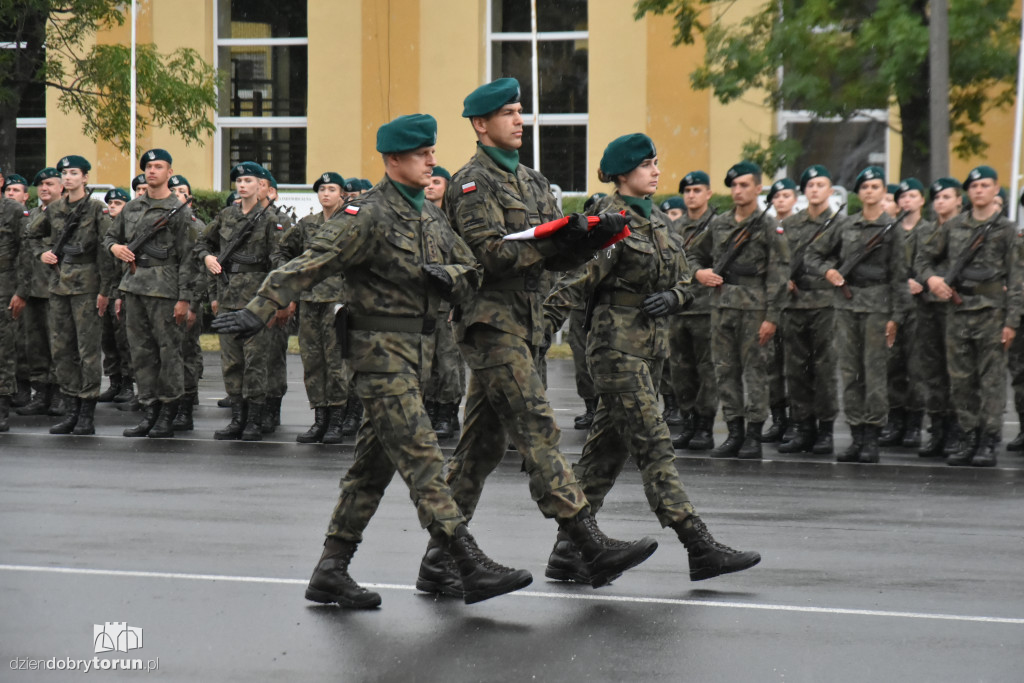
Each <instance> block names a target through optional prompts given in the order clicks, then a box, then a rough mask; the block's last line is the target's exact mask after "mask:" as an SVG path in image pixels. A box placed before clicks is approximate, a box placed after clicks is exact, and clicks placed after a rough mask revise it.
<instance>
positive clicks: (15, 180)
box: [4, 173, 28, 188]
mask: <svg viewBox="0 0 1024 683" xmlns="http://www.w3.org/2000/svg"><path fill="white" fill-rule="evenodd" d="M11 185H24V186H25V187H26V188H28V181H27V180H25V178H24V177H23V176H20V175H18V174H17V173H12V174H10V175H9V176H7V184H6V185H4V187H10V186H11Z"/></svg>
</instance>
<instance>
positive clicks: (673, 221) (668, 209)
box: [658, 197, 688, 431]
mask: <svg viewBox="0 0 1024 683" xmlns="http://www.w3.org/2000/svg"><path fill="white" fill-rule="evenodd" d="M660 208H661V210H662V211H663V212H665V214H666V215H667V216H668V218H669V221H668V224H669V228H670V229H671V230H674V231H675V233H676V234H677V235H678V234H679V227H680V226H679V221H680V220H681V219H682V217H683V211H684V209H685V208H686V203H685V202H684V201H683V198H682V197H669V198H668V199H666V200H665V201H663V202H662V203H661V206H660ZM672 364H673V360H672V357H671V356H669V357H668V358H666V359H665V363H664V364H663V367H662V370H661V380H660V381H659V382H658V387H659V388H660V391H661V399H662V402H663V403H664V405H665V409H664V410H663V411H662V413H661V417H662V419H663V420H665V424H667V425H671V426H679V425H684V431H686V429H687V428H688V423H687V420H686V416H685V415H683V413H682V411H681V410H680V409H679V399H678V397H677V396H676V393H675V388H674V386H673V384H672Z"/></svg>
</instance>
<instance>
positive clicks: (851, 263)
mask: <svg viewBox="0 0 1024 683" xmlns="http://www.w3.org/2000/svg"><path fill="white" fill-rule="evenodd" d="M906 215H907V212H906V211H900V213H899V215H898V216H896V218H894V219H892V221H890V222H889V224H888V225H886V226H885V227H884V228H882V229H881V230H879V231H878V232H876V233H875V234H874V235H872V236H871V239H869V240H868V241H867V242H865V243H864V244H863V246H861V248H860V249H858V250H857V251H855V252H854V253H853V254H852V255H851V256H850V258H849V259H848V260H847V261H846V262H844V263H842V264H841V265H840V266H839V267H838V268H836V270H838V271H839V274H840V275H842V276H843V284H841V285H840V286H839V289H841V290H842V292H843V296H845V297H846V298H847V299H852V298H853V292H851V291H850V287H849V285H847V284H846V276H847V275H849V274H850V273H852V272H853V269H854V268H856V267H857V266H859V265H860V264H861V262H863V261H864V259H866V258H867V257H868V256H869V255H870V254H871V252H873V251H875V250H876V249H878V248H879V247H881V246H882V240H884V239H885V236H886V235H887V234H888V233H889V231H890V230H892V229H893V227H894V226H896V225H897V224H898V223H901V222H902V221H903V219H904V218H905V217H906Z"/></svg>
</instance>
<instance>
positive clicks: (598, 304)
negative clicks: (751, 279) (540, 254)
mask: <svg viewBox="0 0 1024 683" xmlns="http://www.w3.org/2000/svg"><path fill="white" fill-rule="evenodd" d="M627 208H628V209H629V212H628V213H627V214H626V215H627V216H628V217H629V227H630V232H631V234H630V236H629V237H627V238H626V239H624V240H622V241H621V242H618V243H617V244H615V245H614V246H612V247H611V248H610V249H606V250H604V251H603V252H602V253H600V254H599V255H598V257H597V258H596V259H593V260H591V261H590V262H589V263H587V264H586V265H585V266H584V267H583V268H581V269H579V270H578V271H576V272H575V273H574V274H573V276H571V277H567V278H565V279H563V280H562V281H561V284H560V286H559V288H557V289H556V290H555V291H554V292H552V294H551V296H549V297H548V299H547V302H546V304H545V309H546V310H552V311H556V317H557V318H564V317H566V316H568V315H569V311H570V310H571V309H572V307H573V305H574V303H575V301H576V299H577V295H576V294H575V293H573V291H572V290H573V289H579V291H580V293H581V294H582V295H583V297H584V298H585V299H590V298H591V297H593V298H594V299H593V311H594V312H593V319H592V322H591V326H590V332H589V334H588V336H587V355H588V357H589V360H590V370H591V373H592V374H593V377H594V385H595V386H596V387H597V391H598V394H599V396H600V400H599V402H598V407H597V414H596V415H595V416H594V424H593V425H592V427H591V430H590V434H589V436H588V437H587V443H586V445H584V447H583V456H582V457H581V458H580V461H579V462H578V463H576V465H575V466H574V467H573V472H574V473H575V474H576V477H577V479H578V480H579V482H580V485H581V486H582V488H583V493H584V494H585V495H586V497H587V500H588V501H589V502H590V507H591V511H592V512H593V513H597V511H598V510H600V508H601V506H602V505H603V503H604V499H605V496H606V495H607V494H608V491H610V490H611V488H612V485H613V484H614V483H615V480H616V479H617V478H618V475H619V473H620V472H621V471H622V467H623V465H625V463H626V460H627V458H629V457H630V456H632V457H633V459H634V461H635V462H636V465H637V467H638V468H639V469H640V473H641V477H642V480H643V484H644V492H645V493H646V494H647V502H648V504H649V505H650V506H651V510H652V511H653V512H654V513H655V515H656V516H657V517H658V521H659V522H661V525H662V526H669V525H670V524H674V523H677V522H682V521H684V520H685V519H687V518H688V517H690V516H691V515H692V514H693V513H694V510H693V506H692V505H691V504H690V500H689V498H688V497H687V495H686V491H685V490H684V489H683V485H682V482H681V481H680V480H679V473H678V472H677V470H676V467H675V450H674V449H673V447H672V438H671V436H670V434H669V430H668V425H666V424H665V421H664V419H662V416H661V412H660V411H659V408H658V385H659V383H660V380H661V369H662V366H663V364H664V362H665V359H666V358H667V357H668V350H669V349H668V331H669V320H670V318H669V317H661V318H652V317H650V316H648V315H647V314H646V313H644V312H643V310H642V309H641V308H640V304H641V302H642V301H643V299H644V297H645V296H646V295H648V294H652V293H655V292H663V291H666V290H670V291H672V293H674V294H675V297H676V299H677V301H678V304H679V305H680V306H681V305H683V304H685V303H686V301H687V300H689V299H690V298H691V297H692V294H690V293H689V292H688V290H687V288H686V287H685V284H687V283H689V281H690V272H689V270H688V269H687V265H686V255H685V254H684V253H683V247H682V241H681V240H680V239H679V238H678V236H677V235H675V234H674V233H673V232H672V231H671V230H670V228H669V227H668V223H669V218H668V216H667V215H665V214H664V213H662V212H661V211H660V210H659V209H657V208H653V209H652V211H651V214H650V217H649V218H648V217H645V216H644V215H643V214H642V213H640V212H639V211H637V210H636V209H634V208H632V207H631V205H630V204H627V202H626V201H625V200H624V199H623V198H622V197H621V196H620V195H618V194H615V195H612V196H610V197H606V198H602V199H600V200H598V202H596V203H595V205H594V206H593V207H591V209H590V210H591V211H592V212H594V215H596V214H598V213H611V212H616V213H617V212H619V211H621V210H622V209H627ZM558 309H561V310H560V311H559V310H558Z"/></svg>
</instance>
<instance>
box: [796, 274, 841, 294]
mask: <svg viewBox="0 0 1024 683" xmlns="http://www.w3.org/2000/svg"><path fill="white" fill-rule="evenodd" d="M794 284H795V285H796V288H797V289H799V290H800V291H802V292H809V291H811V290H813V289H832V283H830V282H829V281H828V280H826V279H825V278H820V277H819V278H811V277H799V278H797V279H796V281H795V282H794Z"/></svg>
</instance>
